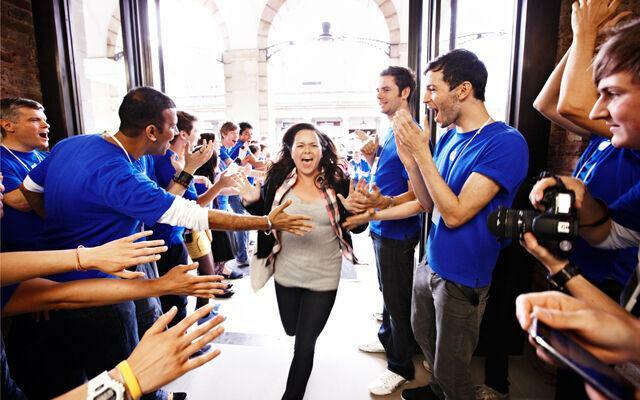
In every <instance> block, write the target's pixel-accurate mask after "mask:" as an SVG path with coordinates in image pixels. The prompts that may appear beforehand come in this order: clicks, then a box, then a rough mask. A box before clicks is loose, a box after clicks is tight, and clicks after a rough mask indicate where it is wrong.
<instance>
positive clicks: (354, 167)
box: [349, 150, 371, 183]
mask: <svg viewBox="0 0 640 400" xmlns="http://www.w3.org/2000/svg"><path fill="white" fill-rule="evenodd" d="M349 172H350V175H351V178H353V181H354V182H356V183H357V182H358V181H359V180H360V179H364V180H365V181H366V182H367V183H369V182H370V181H371V173H370V172H371V167H370V166H369V163H368V162H367V161H366V160H365V159H364V158H362V152H361V151H360V150H356V151H354V152H353V159H352V160H351V161H349Z"/></svg>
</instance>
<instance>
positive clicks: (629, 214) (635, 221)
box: [609, 182, 640, 232]
mask: <svg viewBox="0 0 640 400" xmlns="http://www.w3.org/2000/svg"><path fill="white" fill-rule="evenodd" d="M609 213H610V214H611V219H613V220H614V221H616V222H617V223H619V224H620V225H622V226H624V227H625V228H629V229H632V230H634V231H638V232H640V182H638V183H636V185H635V186H633V187H632V188H631V189H629V190H628V191H627V192H626V193H625V194H623V195H622V197H620V198H619V199H618V200H616V201H615V202H614V203H613V204H611V206H609Z"/></svg>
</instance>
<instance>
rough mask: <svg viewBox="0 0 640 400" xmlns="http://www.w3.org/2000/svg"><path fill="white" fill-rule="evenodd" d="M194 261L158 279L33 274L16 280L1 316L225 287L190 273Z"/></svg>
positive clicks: (200, 294) (209, 295) (211, 278)
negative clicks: (68, 279) (54, 278)
mask: <svg viewBox="0 0 640 400" xmlns="http://www.w3.org/2000/svg"><path fill="white" fill-rule="evenodd" d="M196 268H198V264H197V263H194V264H191V265H178V266H176V267H174V268H172V269H171V270H170V271H169V272H168V273H167V274H165V275H164V276H162V277H161V278H159V279H138V280H121V279H108V278H102V279H81V280H77V281H73V282H65V283H58V282H54V281H50V280H48V279H42V278H36V279H30V280H27V281H24V282H22V283H20V285H19V286H18V288H17V289H16V291H15V292H14V294H13V296H11V300H9V302H8V303H7V304H6V305H5V307H4V309H2V316H3V317H4V316H9V315H16V314H25V313H30V312H38V311H46V310H52V309H76V308H86V307H97V306H103V305H107V304H116V303H120V302H123V301H129V300H137V299H142V298H145V297H156V296H164V295H168V294H176V295H188V296H198V297H206V298H212V297H214V296H215V295H220V294H222V293H223V291H224V289H225V288H226V287H227V284H226V283H221V282H220V281H221V280H222V277H221V276H217V275H203V276H194V275H191V274H189V273H188V272H189V271H192V270H195V269H196Z"/></svg>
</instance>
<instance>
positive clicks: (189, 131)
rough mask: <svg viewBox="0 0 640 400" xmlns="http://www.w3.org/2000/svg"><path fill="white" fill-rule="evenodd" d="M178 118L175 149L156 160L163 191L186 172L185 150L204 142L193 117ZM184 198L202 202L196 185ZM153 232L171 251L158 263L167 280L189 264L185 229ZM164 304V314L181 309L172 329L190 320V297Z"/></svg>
mask: <svg viewBox="0 0 640 400" xmlns="http://www.w3.org/2000/svg"><path fill="white" fill-rule="evenodd" d="M177 117H178V122H177V128H178V134H177V135H175V136H174V138H173V139H172V140H171V145H170V147H169V149H168V150H167V153H166V154H164V155H153V156H152V157H153V164H154V175H155V179H154V181H156V182H157V183H158V185H159V186H160V187H161V188H168V187H169V185H170V183H171V182H172V179H173V177H174V175H175V174H176V171H178V170H181V169H182V168H181V166H180V165H178V164H177V163H178V162H179V160H180V159H181V157H183V154H184V151H185V147H186V148H188V151H189V152H191V150H192V149H193V147H194V146H195V145H196V143H198V139H199V138H200V134H199V133H198V130H197V128H196V127H195V121H196V118H195V117H194V116H193V115H191V114H189V113H186V112H184V111H178V112H177ZM182 196H183V197H184V198H185V199H189V200H193V201H196V200H198V193H196V188H195V186H194V184H193V182H192V183H191V184H190V185H189V187H188V188H187V189H186V190H185V192H184V194H183V195H182ZM151 229H152V230H153V235H152V239H154V240H156V239H162V240H164V243H165V244H166V245H167V247H168V249H167V251H166V252H165V253H164V254H162V255H161V257H160V260H158V261H157V262H156V264H157V266H158V274H159V275H160V276H163V275H164V274H166V273H167V272H169V270H171V268H173V267H175V266H177V265H183V264H188V263H189V253H188V251H187V247H186V245H185V243H184V240H183V237H182V235H183V234H184V230H185V228H184V227H182V226H171V225H167V224H155V225H153V226H151ZM160 304H161V306H162V311H163V312H167V311H169V310H170V309H171V307H173V306H175V307H176V308H177V309H178V312H177V314H176V317H175V318H174V319H173V321H171V322H170V323H169V324H170V325H171V326H173V325H175V324H177V323H178V322H180V321H182V320H183V319H184V318H185V317H186V316H187V296H176V295H167V296H161V297H160Z"/></svg>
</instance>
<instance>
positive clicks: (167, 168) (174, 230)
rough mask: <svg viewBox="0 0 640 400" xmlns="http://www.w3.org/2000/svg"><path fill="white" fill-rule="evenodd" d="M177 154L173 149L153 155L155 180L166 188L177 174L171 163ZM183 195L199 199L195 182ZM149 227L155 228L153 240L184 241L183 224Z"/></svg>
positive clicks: (166, 241)
mask: <svg viewBox="0 0 640 400" xmlns="http://www.w3.org/2000/svg"><path fill="white" fill-rule="evenodd" d="M175 154H176V153H174V152H173V151H171V150H167V154H165V155H164V156H152V158H153V163H154V166H155V179H154V181H156V183H157V184H158V185H159V186H160V187H161V188H165V189H166V188H167V186H169V184H170V183H171V181H172V179H173V177H174V175H175V174H176V170H175V168H174V167H173V164H171V157H173V156H174V155H175ZM182 196H183V197H184V198H185V199H188V200H198V193H196V188H195V186H194V185H193V182H191V185H189V187H188V188H187V190H186V191H185V192H184V194H183V195H182ZM149 229H151V230H153V235H152V236H151V239H152V240H156V239H163V240H164V242H165V244H166V245H167V246H175V245H179V244H180V243H182V234H183V233H184V227H182V226H171V225H167V224H155V225H153V226H151V227H150V228H149Z"/></svg>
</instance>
